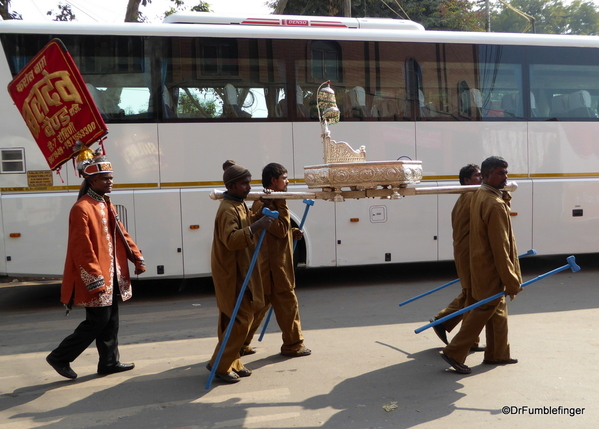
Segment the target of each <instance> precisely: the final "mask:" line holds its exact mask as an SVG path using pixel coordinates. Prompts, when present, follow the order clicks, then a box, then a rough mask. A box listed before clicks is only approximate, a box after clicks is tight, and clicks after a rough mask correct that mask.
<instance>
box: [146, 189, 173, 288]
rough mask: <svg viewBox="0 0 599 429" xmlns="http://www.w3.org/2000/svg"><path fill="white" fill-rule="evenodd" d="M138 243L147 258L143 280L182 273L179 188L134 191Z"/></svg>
mask: <svg viewBox="0 0 599 429" xmlns="http://www.w3.org/2000/svg"><path fill="white" fill-rule="evenodd" d="M134 200H135V232H136V239H137V240H136V244H137V246H138V247H139V248H140V249H141V251H142V253H143V255H144V259H145V261H146V272H145V273H144V274H143V276H141V277H140V278H141V279H148V278H160V277H182V276H183V242H182V239H181V197H180V191H179V189H173V190H152V191H135V193H134Z"/></svg>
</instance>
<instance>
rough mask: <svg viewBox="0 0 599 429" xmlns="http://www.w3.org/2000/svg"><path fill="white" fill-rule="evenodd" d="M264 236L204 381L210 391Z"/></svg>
mask: <svg viewBox="0 0 599 429" xmlns="http://www.w3.org/2000/svg"><path fill="white" fill-rule="evenodd" d="M262 214H263V215H264V216H269V217H272V218H274V219H276V218H278V217H279V212H277V211H271V210H269V209H267V208H266V207H264V208H263V209H262ZM265 234H266V229H263V230H262V232H261V233H260V238H259V239H258V244H256V250H254V254H253V256H252V260H251V262H250V266H249V268H248V272H247V274H246V276H245V280H244V281H243V284H242V285H241V289H240V290H239V295H237V301H236V302H235V308H233V313H231V319H230V320H229V324H228V325H227V330H226V331H225V335H224V336H223V340H222V342H221V345H220V348H219V349H218V354H217V355H216V359H215V360H214V364H213V365H212V369H211V370H210V375H209V376H208V381H206V389H210V385H211V384H212V380H214V376H215V374H216V369H217V368H218V364H219V363H220V359H221V358H222V356H223V352H224V351H225V347H226V346H227V342H228V341H229V337H230V336H231V331H232V330H233V324H234V323H235V318H236V317H237V313H238V312H239V307H240V306H241V301H243V296H244V294H245V290H246V288H247V285H248V283H249V281H250V277H251V276H252V271H254V266H255V265H256V260H257V259H258V252H260V246H262V241H263V240H264V235H265Z"/></svg>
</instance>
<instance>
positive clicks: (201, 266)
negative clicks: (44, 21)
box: [181, 189, 220, 277]
mask: <svg viewBox="0 0 599 429" xmlns="http://www.w3.org/2000/svg"><path fill="white" fill-rule="evenodd" d="M210 192H211V190H210V189H182V190H181V211H182V214H181V218H182V221H181V222H182V225H181V229H182V235H183V266H184V272H185V277H197V276H209V275H210V272H211V268H210V251H211V249H212V236H213V231H214V216H215V215H216V210H217V209H218V205H219V204H220V202H219V201H213V200H211V199H210V196H209V194H210ZM196 226H197V228H196Z"/></svg>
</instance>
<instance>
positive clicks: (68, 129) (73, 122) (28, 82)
mask: <svg viewBox="0 0 599 429" xmlns="http://www.w3.org/2000/svg"><path fill="white" fill-rule="evenodd" d="M8 92H9V93H10V96H11V97H12V99H13V101H14V102H15V104H16V106H17V108H18V109H19V111H20V112H21V115H22V116H23V119H25V123H27V126H28V127H29V131H31V134H32V135H33V138H34V139H35V141H36V142H37V144H38V146H39V148H40V149H41V151H42V153H43V154H44V156H45V157H46V161H47V162H48V165H49V166H50V168H51V169H52V170H54V169H56V168H58V167H60V166H61V165H62V164H63V163H65V162H66V161H68V160H69V159H70V158H72V157H73V156H74V155H75V152H73V146H75V143H76V142H77V141H81V142H82V143H83V144H85V145H86V146H90V145H91V144H92V143H94V142H95V141H97V140H98V139H100V138H101V137H102V136H104V135H105V134H106V133H107V130H108V129H107V128H106V124H105V123H104V120H103V119H102V116H100V112H99V111H98V108H97V107H96V104H95V103H94V100H93V98H92V97H91V95H90V93H89V91H88V89H87V86H85V82H84V81H83V77H82V76H81V73H79V69H77V66H76V65H75V62H74V61H73V58H72V57H71V55H70V54H69V53H68V52H67V50H66V48H65V46H64V45H63V43H62V42H61V41H60V40H58V39H54V40H51V41H50V42H49V43H48V44H47V45H46V46H45V47H44V48H43V49H42V50H41V51H40V52H39V53H38V54H37V55H36V56H35V57H34V58H33V59H32V60H31V61H29V63H27V65H26V66H25V68H24V69H23V70H21V72H20V73H19V74H18V75H17V76H16V77H15V78H14V79H13V80H12V81H11V82H10V84H9V85H8Z"/></svg>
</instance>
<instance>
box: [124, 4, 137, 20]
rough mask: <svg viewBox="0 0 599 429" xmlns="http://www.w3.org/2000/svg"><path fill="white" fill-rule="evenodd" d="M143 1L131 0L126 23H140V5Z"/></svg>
mask: <svg viewBox="0 0 599 429" xmlns="http://www.w3.org/2000/svg"><path fill="white" fill-rule="evenodd" d="M140 3H141V0H129V2H128V3H127V12H126V13H125V22H139V4H140Z"/></svg>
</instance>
